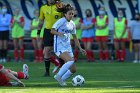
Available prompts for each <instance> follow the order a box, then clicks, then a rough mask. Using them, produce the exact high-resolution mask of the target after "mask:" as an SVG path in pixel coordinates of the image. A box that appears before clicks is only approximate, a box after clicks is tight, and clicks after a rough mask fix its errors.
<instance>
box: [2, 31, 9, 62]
mask: <svg viewBox="0 0 140 93" xmlns="http://www.w3.org/2000/svg"><path fill="white" fill-rule="evenodd" d="M8 40H9V31H4V40H3V62H6V61H7V44H8Z"/></svg>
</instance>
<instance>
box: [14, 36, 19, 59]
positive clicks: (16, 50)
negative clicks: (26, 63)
mask: <svg viewBox="0 0 140 93" xmlns="http://www.w3.org/2000/svg"><path fill="white" fill-rule="evenodd" d="M13 44H14V57H15V61H16V62H17V61H18V39H17V38H13Z"/></svg>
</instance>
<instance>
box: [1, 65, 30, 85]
mask: <svg viewBox="0 0 140 93" xmlns="http://www.w3.org/2000/svg"><path fill="white" fill-rule="evenodd" d="M28 77H29V75H28V66H27V65H26V64H24V65H23V72H15V71H12V70H10V69H5V68H4V66H2V65H1V64H0V86H22V87H24V86H25V85H24V83H23V82H21V81H20V79H28ZM10 79H13V80H15V81H16V82H10Z"/></svg>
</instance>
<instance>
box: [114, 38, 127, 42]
mask: <svg viewBox="0 0 140 93" xmlns="http://www.w3.org/2000/svg"><path fill="white" fill-rule="evenodd" d="M127 41H128V39H127V38H123V39H114V42H127Z"/></svg>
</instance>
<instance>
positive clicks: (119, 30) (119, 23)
mask: <svg viewBox="0 0 140 93" xmlns="http://www.w3.org/2000/svg"><path fill="white" fill-rule="evenodd" d="M126 28H127V19H126V18H125V17H124V16H123V12H122V10H118V17H117V18H114V46H115V50H116V59H117V61H122V62H123V61H124V60H125V55H126V50H125V43H126V41H127V37H128V32H127V29H126Z"/></svg>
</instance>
